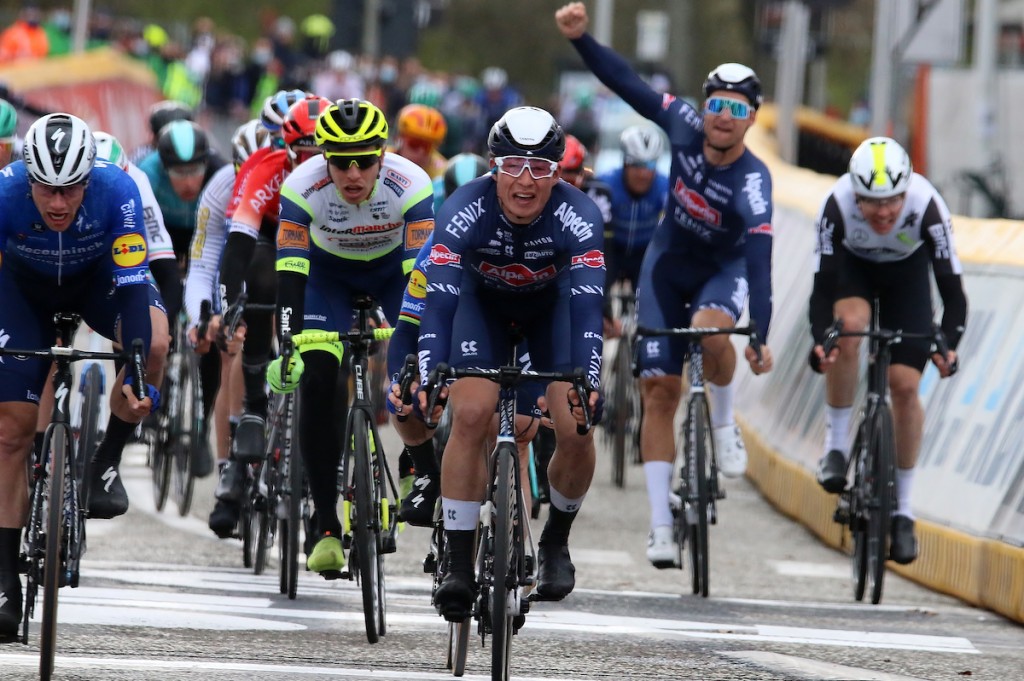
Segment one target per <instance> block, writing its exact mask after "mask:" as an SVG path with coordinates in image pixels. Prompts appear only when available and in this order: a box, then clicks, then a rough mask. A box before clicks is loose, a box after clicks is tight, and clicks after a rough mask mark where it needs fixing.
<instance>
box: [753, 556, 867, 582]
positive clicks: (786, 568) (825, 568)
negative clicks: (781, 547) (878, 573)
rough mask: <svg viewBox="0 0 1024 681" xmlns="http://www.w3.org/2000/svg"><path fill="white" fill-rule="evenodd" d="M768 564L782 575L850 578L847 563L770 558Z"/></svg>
mask: <svg viewBox="0 0 1024 681" xmlns="http://www.w3.org/2000/svg"><path fill="white" fill-rule="evenodd" d="M768 565H769V566H770V567H771V568H772V569H773V570H775V572H777V573H778V574H780V575H784V576H789V577H828V578H830V579H850V568H849V566H847V565H835V564H832V563H805V562H800V561H794V560H769V561H768Z"/></svg>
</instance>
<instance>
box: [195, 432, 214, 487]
mask: <svg viewBox="0 0 1024 681" xmlns="http://www.w3.org/2000/svg"><path fill="white" fill-rule="evenodd" d="M212 472H213V452H211V451H210V440H209V438H208V437H206V435H204V436H203V438H202V440H200V441H199V442H194V443H192V475H193V476H194V477H197V478H205V477H207V476H209V475H210V473H212Z"/></svg>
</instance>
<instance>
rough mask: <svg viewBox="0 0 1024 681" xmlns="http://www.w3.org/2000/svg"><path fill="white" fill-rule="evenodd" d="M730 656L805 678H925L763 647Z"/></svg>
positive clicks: (897, 680) (903, 680)
mask: <svg viewBox="0 0 1024 681" xmlns="http://www.w3.org/2000/svg"><path fill="white" fill-rule="evenodd" d="M722 654H723V655H725V656H726V657H733V658H737V659H741V660H747V661H749V662H753V663H754V664H757V665H760V666H762V667H766V668H768V669H771V670H774V671H779V672H782V673H784V674H786V675H790V674H792V675H794V676H799V677H801V678H813V679H822V681H825V680H828V679H842V680H844V681H846V680H849V679H856V680H857V681H922V679H919V678H918V677H916V676H903V675H901V674H889V673H886V672H878V671H874V670H871V669H863V668H860V667H847V666H844V665H841V664H832V663H831V662H820V661H818V660H808V659H807V658H803V657H795V656H793V655H781V654H779V653H769V652H764V651H760V650H741V651H737V652H731V651H730V652H725V653H722Z"/></svg>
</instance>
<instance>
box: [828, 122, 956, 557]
mask: <svg viewBox="0 0 1024 681" xmlns="http://www.w3.org/2000/svg"><path fill="white" fill-rule="evenodd" d="M817 225H818V244H817V248H816V255H817V259H818V262H817V268H816V270H815V274H814V288H813V290H812V292H811V301H810V320H811V334H812V336H813V338H814V344H815V345H814V349H813V351H812V352H811V357H810V361H811V366H812V367H813V368H814V369H815V370H816V371H821V372H824V373H825V394H826V405H825V423H826V436H825V455H824V456H823V457H822V458H821V460H820V461H819V462H818V471H817V478H818V482H819V483H820V484H821V486H822V487H824V488H825V490H826V491H828V492H832V493H838V492H841V491H843V489H844V488H845V487H846V462H847V447H848V445H849V436H850V432H849V431H850V416H851V412H852V410H853V407H852V405H853V399H854V395H855V393H856V391H857V384H858V382H859V378H858V376H859V371H858V369H859V367H858V365H859V357H860V355H859V353H858V347H859V345H860V339H859V338H854V337H851V338H840V339H839V345H838V348H837V349H836V350H835V351H833V352H832V353H831V354H830V355H829V356H828V357H825V355H824V351H823V349H822V347H821V343H822V340H823V338H824V335H825V331H826V328H827V327H828V326H829V325H830V324H831V323H832V320H833V319H841V320H842V322H843V328H844V329H846V330H859V329H864V328H867V326H868V324H869V322H870V320H871V308H872V303H871V301H872V300H873V299H874V298H875V296H877V297H878V300H879V315H880V317H879V324H880V326H882V327H883V328H889V329H903V330H904V331H908V332H916V333H927V332H928V331H929V330H930V329H931V325H932V318H933V311H932V304H931V286H930V283H929V279H930V277H929V275H928V270H929V269H931V271H932V274H933V275H934V278H935V284H936V286H937V287H938V290H939V295H941V296H942V306H943V312H942V331H943V333H945V335H946V339H947V340H948V342H949V347H950V352H949V354H948V355H946V356H943V355H941V354H939V353H938V352H933V353H931V360H932V362H933V363H934V364H935V367H936V368H937V369H938V370H939V375H940V376H941V377H943V378H945V377H947V376H949V375H950V374H951V373H952V371H951V367H953V366H954V363H955V361H956V352H955V349H956V346H957V343H959V341H960V337H961V336H962V335H963V332H964V325H965V323H966V321H967V297H966V295H965V294H964V290H963V282H962V277H961V275H962V268H961V266H960V260H959V258H958V257H957V254H956V247H955V245H954V243H953V224H952V218H951V217H950V214H949V209H948V208H947V207H946V204H945V202H944V201H943V200H942V197H941V196H940V195H939V193H938V191H936V189H935V187H933V186H932V185H931V183H930V182H928V180H926V179H925V178H924V177H922V176H921V175H918V174H917V173H915V172H914V171H913V167H912V166H911V162H910V157H909V156H908V155H907V152H906V151H905V150H904V149H903V147H901V146H900V145H899V144H898V143H897V142H896V141H895V140H893V139H890V138H888V137H872V138H870V139H867V140H865V141H864V142H862V143H861V144H860V146H858V147H857V149H856V150H855V151H854V152H853V155H852V156H851V157H850V166H849V172H847V173H846V174H845V175H843V176H842V177H840V178H839V180H838V181H837V182H836V184H835V186H834V187H833V189H832V192H831V193H830V194H829V195H828V196H827V197H826V199H825V202H824V204H823V205H822V208H821V211H820V213H819V215H818V221H817ZM929 265H930V268H929ZM929 345H930V343H929V342H928V341H927V340H921V339H905V340H904V341H903V342H901V343H899V344H897V345H894V346H893V347H892V364H891V365H890V367H889V394H890V399H891V401H892V412H893V421H894V428H895V435H896V464H897V469H896V497H897V505H896V508H895V510H894V514H893V518H892V527H891V533H892V541H891V544H890V546H889V555H890V558H892V560H894V561H896V562H897V563H900V564H907V563H910V562H912V561H913V560H914V559H915V558H916V557H917V538H916V537H915V536H914V514H913V510H912V509H911V505H910V497H911V489H912V486H913V480H914V465H915V464H916V463H917V457H918V454H919V451H920V448H921V432H922V430H923V428H924V410H923V407H922V406H921V400H920V398H919V397H918V386H919V385H920V382H921V372H922V371H923V370H924V367H925V365H926V364H927V363H928V359H929Z"/></svg>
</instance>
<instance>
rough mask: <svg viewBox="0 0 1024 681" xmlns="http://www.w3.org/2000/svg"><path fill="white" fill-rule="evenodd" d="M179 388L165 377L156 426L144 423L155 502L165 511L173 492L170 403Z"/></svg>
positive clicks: (170, 368) (170, 366) (171, 362)
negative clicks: (148, 426) (149, 426)
mask: <svg viewBox="0 0 1024 681" xmlns="http://www.w3.org/2000/svg"><path fill="white" fill-rule="evenodd" d="M173 362H174V356H173V355H172V357H171V358H170V359H169V360H168V371H170V370H172V369H173ZM176 389H177V388H176V387H175V386H174V382H173V381H172V380H171V379H170V378H169V377H166V376H165V378H164V384H163V391H162V393H163V395H164V401H163V404H162V405H161V406H160V409H159V410H158V411H157V415H156V423H157V426H156V428H147V427H146V426H145V425H143V432H144V438H145V439H146V441H147V445H148V448H149V468H150V473H151V474H152V482H153V503H154V505H155V506H156V510H157V511H163V510H164V506H165V505H166V504H167V497H169V496H170V492H171V467H172V465H173V461H172V457H171V453H170V442H169V440H170V433H169V430H170V416H169V414H168V411H169V407H168V404H169V403H170V401H171V395H172V393H173V392H174V390H176Z"/></svg>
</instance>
